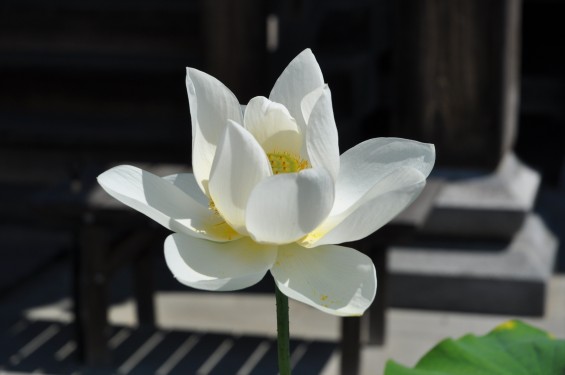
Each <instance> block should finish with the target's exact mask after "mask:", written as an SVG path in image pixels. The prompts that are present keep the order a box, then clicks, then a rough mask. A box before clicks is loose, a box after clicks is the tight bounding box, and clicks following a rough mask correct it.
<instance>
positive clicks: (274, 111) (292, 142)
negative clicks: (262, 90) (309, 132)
mask: <svg viewBox="0 0 565 375" xmlns="http://www.w3.org/2000/svg"><path fill="white" fill-rule="evenodd" d="M243 122H244V126H245V129H247V130H248V131H249V132H250V133H251V134H253V136H254V137H255V139H256V140H257V142H259V144H260V145H261V146H262V147H263V150H265V152H266V153H269V152H273V151H278V152H280V151H285V152H289V153H291V154H294V155H300V151H301V148H302V144H303V136H302V134H301V133H300V132H299V130H298V125H297V124H296V120H294V118H293V117H292V116H291V115H290V113H289V112H288V109H286V107H285V106H284V105H282V104H279V103H275V102H272V101H270V100H269V99H267V98H265V97H262V96H257V97H254V98H252V99H251V100H250V101H249V104H248V105H247V107H246V109H245V114H244V117H243Z"/></svg>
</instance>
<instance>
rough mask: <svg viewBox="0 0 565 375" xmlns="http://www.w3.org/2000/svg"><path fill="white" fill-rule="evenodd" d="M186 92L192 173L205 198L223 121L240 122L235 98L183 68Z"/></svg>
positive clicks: (218, 84) (207, 77)
mask: <svg viewBox="0 0 565 375" xmlns="http://www.w3.org/2000/svg"><path fill="white" fill-rule="evenodd" d="M186 88H187V92H188V102H189V105H190V117H191V120H192V169H193V173H194V175H195V177H196V181H197V182H198V185H199V186H200V188H201V189H202V191H203V192H204V193H205V194H206V195H209V194H208V180H209V177H210V170H211V168H212V162H213V160H214V155H215V153H216V146H217V144H218V142H219V141H220V137H221V136H222V135H223V133H224V130H225V127H226V124H227V121H228V120H233V121H235V122H238V123H242V122H243V115H242V111H241V106H240V104H239V101H238V100H237V98H236V97H235V95H234V94H233V93H232V92H231V91H230V90H229V89H228V88H227V87H226V86H225V85H224V84H223V83H221V82H220V81H218V80H217V79H216V78H214V77H212V76H211V75H208V74H206V73H204V72H201V71H199V70H197V69H193V68H187V71H186Z"/></svg>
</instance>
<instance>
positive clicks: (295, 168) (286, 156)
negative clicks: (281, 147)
mask: <svg viewBox="0 0 565 375" xmlns="http://www.w3.org/2000/svg"><path fill="white" fill-rule="evenodd" d="M267 157H268V158H269V162H270V163H271V169H272V170H273V174H280V173H296V172H300V171H301V170H303V169H306V168H310V163H308V160H302V159H301V158H300V157H298V156H295V155H292V154H290V153H288V152H276V151H275V152H268V153H267Z"/></svg>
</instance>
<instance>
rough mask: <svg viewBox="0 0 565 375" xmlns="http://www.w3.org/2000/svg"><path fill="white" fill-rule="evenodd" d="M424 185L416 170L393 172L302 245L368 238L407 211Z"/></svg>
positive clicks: (326, 222)
mask: <svg viewBox="0 0 565 375" xmlns="http://www.w3.org/2000/svg"><path fill="white" fill-rule="evenodd" d="M425 184H426V178H425V177H424V175H423V174H422V173H421V172H420V171H418V170H417V169H414V168H411V167H405V168H401V169H398V170H396V171H393V172H391V173H390V174H389V175H388V176H386V177H385V178H383V179H382V180H380V181H379V182H378V183H377V184H375V186H373V188H372V189H371V190H369V191H368V192H367V193H366V194H365V195H364V196H363V197H362V198H361V199H359V200H358V201H357V202H356V203H355V204H354V205H352V206H350V207H349V208H348V209H347V210H345V211H342V212H340V213H337V214H335V215H334V214H330V216H329V217H328V218H327V219H326V220H325V221H324V222H323V223H322V224H321V225H320V226H319V227H318V228H316V229H315V230H314V231H312V232H311V233H309V234H308V236H306V237H305V238H303V239H302V240H301V242H300V244H301V245H303V246H306V247H314V246H321V245H327V244H338V243H343V242H350V241H356V240H359V239H362V238H365V237H367V236H368V235H370V234H371V233H373V232H375V231H376V230H378V229H379V228H381V227H382V226H383V225H385V224H386V223H388V222H389V221H390V220H392V219H393V218H394V217H395V216H396V215H398V214H399V213H400V212H402V211H403V210H404V209H405V208H406V207H408V206H409V205H410V204H411V203H412V202H413V201H414V200H415V199H416V198H417V197H418V195H419V194H420V193H421V192H422V190H423V189H424V186H425Z"/></svg>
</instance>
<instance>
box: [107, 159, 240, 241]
mask: <svg viewBox="0 0 565 375" xmlns="http://www.w3.org/2000/svg"><path fill="white" fill-rule="evenodd" d="M98 183H99V184H100V186H102V188H103V189H104V190H105V191H106V192H107V193H108V194H110V195H111V196H112V197H114V198H116V199H117V200H118V201H120V202H122V203H124V204H126V205H127V206H129V207H131V208H133V209H135V210H137V211H139V212H141V213H142V214H144V215H146V216H148V217H149V218H151V219H153V220H155V221H156V222H157V223H159V224H161V225H162V226H164V227H165V228H168V229H170V230H172V231H175V232H183V233H185V234H188V235H190V236H194V237H197V238H206V239H209V240H212V241H229V240H232V239H234V238H236V237H237V235H235V234H233V233H231V232H230V231H229V228H225V227H223V226H221V225H219V224H221V221H222V220H221V219H220V218H218V217H217V215H214V214H213V213H212V212H211V211H210V210H208V209H207V207H205V206H203V205H202V204H200V203H199V202H197V201H195V200H194V199H192V198H191V197H190V196H189V195H187V194H185V193H184V192H183V191H182V190H180V189H179V188H178V187H176V186H175V185H173V184H172V183H171V182H170V181H166V180H165V179H162V178H160V177H158V176H156V175H154V174H152V173H149V172H147V171H144V170H142V169H140V168H137V167H134V166H130V165H121V166H117V167H114V168H112V169H109V170H107V171H106V172H104V173H102V174H101V175H100V176H98ZM226 230H227V231H226ZM232 232H233V230H232Z"/></svg>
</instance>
